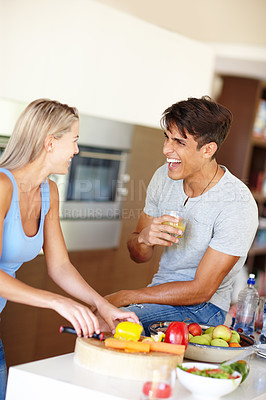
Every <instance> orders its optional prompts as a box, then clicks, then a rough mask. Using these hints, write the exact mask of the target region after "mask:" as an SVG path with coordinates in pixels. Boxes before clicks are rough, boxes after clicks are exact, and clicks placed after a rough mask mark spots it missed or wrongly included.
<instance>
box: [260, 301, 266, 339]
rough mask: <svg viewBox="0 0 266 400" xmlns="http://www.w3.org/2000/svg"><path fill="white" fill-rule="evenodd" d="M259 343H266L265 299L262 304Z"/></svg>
mask: <svg viewBox="0 0 266 400" xmlns="http://www.w3.org/2000/svg"><path fill="white" fill-rule="evenodd" d="M259 343H260V344H265V345H266V301H265V305H264V313H263V327H262V331H261V334H260V338H259Z"/></svg>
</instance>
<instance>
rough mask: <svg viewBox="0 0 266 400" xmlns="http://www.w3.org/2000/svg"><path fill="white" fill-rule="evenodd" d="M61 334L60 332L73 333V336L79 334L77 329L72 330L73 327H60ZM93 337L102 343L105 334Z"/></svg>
mask: <svg viewBox="0 0 266 400" xmlns="http://www.w3.org/2000/svg"><path fill="white" fill-rule="evenodd" d="M59 332H60V333H72V334H73V335H76V334H77V333H76V331H75V329H74V328H72V327H71V326H60V328H59ZM92 337H93V338H94V339H98V340H100V341H101V342H102V341H103V332H101V333H94V334H93V335H92Z"/></svg>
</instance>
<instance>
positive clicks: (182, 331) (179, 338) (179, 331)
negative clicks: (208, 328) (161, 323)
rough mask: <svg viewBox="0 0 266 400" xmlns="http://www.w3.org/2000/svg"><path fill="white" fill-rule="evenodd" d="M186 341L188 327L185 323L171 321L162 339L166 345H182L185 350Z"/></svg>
mask: <svg viewBox="0 0 266 400" xmlns="http://www.w3.org/2000/svg"><path fill="white" fill-rule="evenodd" d="M188 339H189V333H188V327H187V325H186V324H185V322H179V321H173V322H171V323H170V325H168V328H167V329H166V332H165V338H164V341H165V342H166V343H173V344H183V345H184V346H185V348H187V346H188Z"/></svg>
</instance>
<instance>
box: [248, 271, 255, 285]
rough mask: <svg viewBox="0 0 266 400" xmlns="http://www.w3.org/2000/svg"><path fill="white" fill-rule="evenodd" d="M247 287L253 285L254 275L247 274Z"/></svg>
mask: <svg viewBox="0 0 266 400" xmlns="http://www.w3.org/2000/svg"><path fill="white" fill-rule="evenodd" d="M247 284H248V285H255V275H254V274H249V277H248V280H247Z"/></svg>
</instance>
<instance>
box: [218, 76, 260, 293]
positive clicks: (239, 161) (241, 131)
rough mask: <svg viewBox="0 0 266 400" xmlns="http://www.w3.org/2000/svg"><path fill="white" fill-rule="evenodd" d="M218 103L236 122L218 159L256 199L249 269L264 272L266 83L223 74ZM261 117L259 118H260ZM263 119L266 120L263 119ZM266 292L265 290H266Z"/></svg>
mask: <svg viewBox="0 0 266 400" xmlns="http://www.w3.org/2000/svg"><path fill="white" fill-rule="evenodd" d="M222 80H223V87H222V91H221V94H220V96H219V98H218V102H219V103H221V104H223V105H225V106H226V107H228V108H229V109H230V110H231V112H232V114H233V122H232V127H231V130H230V133H229V135H228V138H227V139H226V140H225V142H224V144H223V145H222V147H221V149H220V150H219V153H218V156H217V160H218V162H219V163H220V164H223V165H225V166H226V167H227V168H228V169H229V170H230V171H231V172H232V173H233V174H234V175H236V176H237V177H238V178H239V179H241V180H242V181H243V182H245V183H246V184H247V185H248V186H249V188H250V189H251V191H252V193H253V196H254V198H255V200H256V201H257V204H258V208H259V215H260V226H259V229H258V232H257V235H256V238H255V240H254V243H253V245H252V247H251V249H250V251H249V256H248V260H247V265H248V268H249V270H250V272H251V271H252V272H255V273H257V272H258V271H259V270H261V271H263V272H264V271H265V260H266V223H265V221H266V187H265V186H266V185H265V183H266V128H265V108H264V115H262V113H263V107H264V106H265V105H266V82H261V81H259V80H257V79H250V78H243V77H236V76H222ZM259 117H260V118H259ZM263 118H264V120H263ZM264 294H265V293H264Z"/></svg>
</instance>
